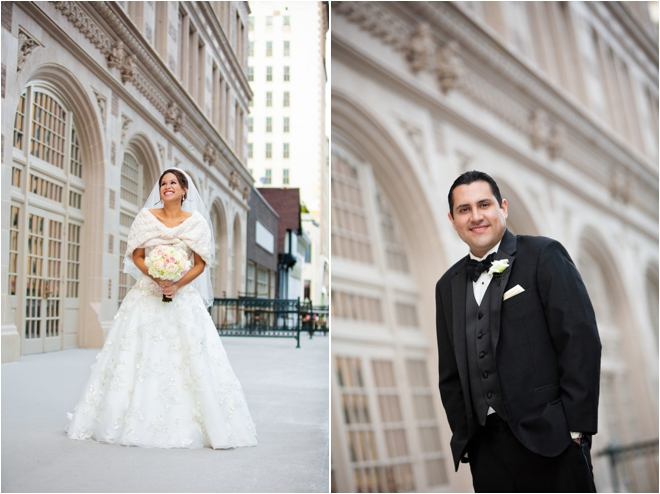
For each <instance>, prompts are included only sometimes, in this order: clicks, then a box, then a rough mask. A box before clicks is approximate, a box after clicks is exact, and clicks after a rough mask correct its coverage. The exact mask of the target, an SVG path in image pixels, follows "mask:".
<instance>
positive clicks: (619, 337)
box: [577, 228, 658, 492]
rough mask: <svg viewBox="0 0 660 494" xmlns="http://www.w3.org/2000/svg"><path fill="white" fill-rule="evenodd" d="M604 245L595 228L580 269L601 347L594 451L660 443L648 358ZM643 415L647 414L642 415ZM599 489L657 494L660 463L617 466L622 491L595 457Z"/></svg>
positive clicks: (585, 238) (586, 235)
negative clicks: (647, 374) (647, 373)
mask: <svg viewBox="0 0 660 494" xmlns="http://www.w3.org/2000/svg"><path fill="white" fill-rule="evenodd" d="M606 244H607V243H606V242H605V240H604V239H603V238H602V237H601V236H600V235H599V234H598V233H597V232H596V231H595V230H594V229H591V228H587V229H586V230H585V231H584V232H583V234H582V237H581V239H580V247H581V249H580V253H579V258H578V261H577V266H578V269H579V271H580V274H581V276H582V279H583V280H584V284H585V286H586V288H587V292H588V293H589V298H590V299H591V303H592V305H593V308H594V312H595V315H596V322H597V324H598V333H599V335H600V340H601V344H602V354H601V375H600V399H599V407H598V434H596V435H595V436H594V438H593V441H594V444H593V449H592V451H601V450H603V449H605V448H606V447H608V446H613V445H618V446H628V445H631V444H634V443H637V442H640V441H644V440H647V439H649V438H650V437H657V426H656V425H655V424H657V422H655V420H656V418H657V415H656V413H654V412H651V413H647V411H649V412H650V411H651V410H653V408H654V407H653V398H650V393H649V392H648V388H647V387H646V382H645V379H644V373H645V368H644V365H643V364H642V362H643V360H644V358H643V357H642V352H641V350H640V348H638V341H639V338H637V337H634V336H633V334H634V332H635V331H637V330H638V328H636V327H635V324H634V322H633V320H632V317H631V312H630V310H629V307H628V302H627V300H626V295H625V293H624V292H623V290H622V287H621V286H620V285H621V284H620V283H619V281H618V280H619V279H620V276H619V275H618V273H617V272H616V270H617V264H616V261H615V258H614V256H613V255H612V254H611V253H610V252H609V251H608V250H607V249H606V248H605V247H604V246H605V245H606ZM640 411H642V413H640ZM593 464H594V471H600V472H607V473H606V474H602V473H601V474H600V475H596V476H595V477H596V483H597V485H596V487H597V488H598V490H599V491H601V492H608V491H609V492H655V491H657V489H658V483H657V474H656V472H657V458H655V459H654V458H651V457H644V456H639V457H634V458H631V459H629V460H628V461H622V462H621V463H620V465H618V466H617V467H616V468H617V472H618V479H619V485H612V484H611V481H612V478H613V476H612V475H611V464H610V462H609V461H608V459H607V457H604V456H600V457H599V456H593Z"/></svg>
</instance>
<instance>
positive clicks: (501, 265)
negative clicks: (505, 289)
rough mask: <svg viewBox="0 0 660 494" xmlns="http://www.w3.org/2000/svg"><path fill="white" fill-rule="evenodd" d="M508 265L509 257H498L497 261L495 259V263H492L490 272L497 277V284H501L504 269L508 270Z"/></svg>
mask: <svg viewBox="0 0 660 494" xmlns="http://www.w3.org/2000/svg"><path fill="white" fill-rule="evenodd" d="M508 267H509V260H508V259H498V260H497V261H493V263H492V264H491V265H490V269H489V270H488V274H492V275H493V278H495V279H497V286H500V283H501V282H502V277H503V276H504V271H506V270H507V268H508Z"/></svg>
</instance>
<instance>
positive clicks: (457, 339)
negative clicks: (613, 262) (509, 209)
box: [435, 230, 601, 470]
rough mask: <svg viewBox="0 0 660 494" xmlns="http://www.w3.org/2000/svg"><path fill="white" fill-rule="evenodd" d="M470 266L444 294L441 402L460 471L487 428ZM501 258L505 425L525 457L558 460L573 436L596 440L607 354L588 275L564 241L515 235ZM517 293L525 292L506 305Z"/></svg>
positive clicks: (493, 290)
mask: <svg viewBox="0 0 660 494" xmlns="http://www.w3.org/2000/svg"><path fill="white" fill-rule="evenodd" d="M468 258H469V256H466V257H465V258H463V259H461V260H460V261H459V262H457V263H456V264H455V265H454V266H452V267H451V268H450V269H449V270H448V271H447V272H446V273H445V274H444V275H443V276H442V278H440V281H438V283H437V285H436V289H435V301H436V302H435V303H436V332H437V337H438V354H439V371H440V395H441V397H442V403H443V405H444V407H445V411H446V412H447V419H448V420H449V425H450V427H451V430H452V438H451V450H452V455H453V458H454V466H455V468H456V470H458V464H459V461H460V459H461V458H462V457H463V456H464V455H465V451H466V446H467V444H468V441H469V440H470V438H471V437H472V436H473V434H474V433H475V432H476V430H477V427H478V424H477V422H476V419H475V418H474V417H473V410H472V403H471V397H470V388H469V386H470V379H469V376H468V361H467V353H466V352H467V348H466V339H465V303H466V302H465V296H466V292H467V283H468V277H467V268H466V265H467V259H468ZM495 259H508V260H509V267H508V268H507V269H506V270H505V271H504V273H503V277H502V279H501V282H500V284H499V286H498V283H497V280H496V279H493V280H492V281H491V284H490V286H489V288H488V291H487V292H486V295H485V296H488V297H490V304H491V305H490V306H491V328H490V329H491V332H492V333H491V339H492V342H493V348H494V349H495V350H494V351H495V361H496V365H497V374H498V376H499V383H500V390H501V393H502V403H503V405H504V410H505V412H506V417H502V418H504V419H505V420H507V422H508V424H509V427H510V428H511V430H512V431H513V433H514V434H515V436H516V437H517V438H518V440H519V441H520V442H521V443H522V444H523V445H524V446H525V447H526V448H528V449H529V450H531V451H533V452H535V453H538V454H540V455H543V456H549V457H551V456H557V455H559V454H560V453H561V452H562V451H563V450H564V449H566V447H567V446H568V445H569V444H570V441H571V436H570V431H574V432H582V433H584V434H595V433H596V431H597V423H598V390H599V377H600V350H601V345H600V338H599V337H598V328H597V327H596V319H595V316H594V311H593V308H592V306H591V302H590V300H589V296H588V295H587V290H586V288H585V286H584V283H583V282H582V278H581V277H580V274H579V273H578V271H577V269H576V267H575V265H574V264H573V261H572V260H571V258H570V256H569V255H568V252H566V249H564V247H563V246H562V245H561V244H560V243H559V242H557V241H556V240H552V239H550V238H546V237H532V236H527V235H520V236H515V235H513V234H512V233H511V232H509V231H508V230H506V232H505V234H504V237H503V238H502V242H501V243H500V247H499V250H498V252H497V254H496V255H495ZM516 285H520V286H521V287H522V288H523V289H524V290H525V291H524V292H522V293H520V294H518V295H516V296H513V297H511V298H508V299H507V300H505V301H504V302H503V301H502V298H503V295H504V293H505V292H506V291H507V290H510V289H511V288H513V287H515V286H516Z"/></svg>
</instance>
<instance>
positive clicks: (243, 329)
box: [211, 297, 302, 348]
mask: <svg viewBox="0 0 660 494" xmlns="http://www.w3.org/2000/svg"><path fill="white" fill-rule="evenodd" d="M300 306H301V304H300V300H299V299H296V300H291V299H268V298H247V297H246V298H216V299H214V300H213V307H212V308H211V317H212V318H213V321H214V322H215V327H216V328H217V329H218V334H219V335H220V336H260V337H289V338H295V339H296V342H297V346H296V348H300V331H301V329H302V320H301V318H300Z"/></svg>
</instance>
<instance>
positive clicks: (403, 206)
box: [331, 2, 658, 492]
mask: <svg viewBox="0 0 660 494" xmlns="http://www.w3.org/2000/svg"><path fill="white" fill-rule="evenodd" d="M646 8H647V4H646V3H637V2H617V3H612V2H382V3H381V2H332V10H331V14H332V149H331V155H332V165H331V166H332V168H331V177H332V202H331V207H332V234H331V242H332V326H331V327H332V338H333V341H332V354H333V359H332V360H333V364H332V366H333V370H332V384H331V393H332V394H331V397H332V410H331V411H332V429H331V430H332V490H333V491H337V492H404V491H405V492H409V491H420V492H431V491H441V492H447V491H454V492H467V491H470V490H471V489H472V485H471V477H470V473H469V469H468V468H466V466H465V465H463V466H462V467H461V468H460V469H459V472H458V473H454V471H453V466H452V461H451V453H450V450H449V439H450V437H451V431H450V428H449V425H448V424H447V421H446V416H445V412H444V409H443V407H442V404H441V401H440V396H439V392H438V386H437V384H438V371H437V368H438V362H437V351H436V349H435V346H436V337H435V301H434V287H435V283H436V282H437V280H438V279H439V278H440V276H441V275H442V274H443V273H444V272H445V271H446V270H447V269H448V268H449V267H450V266H451V265H452V264H453V263H455V262H456V261H457V260H458V259H460V258H461V257H463V256H465V255H466V254H467V247H466V246H465V244H463V243H462V242H461V241H460V239H459V238H458V236H457V235H456V232H454V231H453V229H452V227H451V224H450V222H449V221H448V219H447V213H448V205H447V192H448V190H449V187H450V185H451V184H452V182H453V181H454V179H455V178H456V177H457V176H458V175H460V174H461V173H462V172H464V171H467V170H471V169H478V170H482V171H485V172H487V173H488V174H490V175H491V176H492V177H493V178H495V180H496V181H497V182H498V184H499V185H500V189H501V191H502V194H503V197H504V198H506V199H507V200H508V202H509V219H508V226H509V228H510V229H511V230H512V231H513V232H514V233H519V234H532V235H545V236H548V237H552V238H555V239H557V240H559V241H561V242H562V243H563V245H564V246H565V247H566V248H567V249H568V251H569V253H570V254H571V256H572V258H573V260H574V261H575V263H576V265H577V266H578V268H579V270H580V272H581V274H582V276H583V279H584V281H585V284H586V286H587V289H588V291H589V294H590V296H591V299H592V302H593V305H594V308H595V311H596V315H597V320H598V325H599V331H600V336H601V340H602V345H603V357H602V365H601V367H602V374H601V395H600V396H601V398H600V411H599V433H598V434H597V435H596V436H594V444H593V449H592V454H593V455H594V473H595V477H596V484H597V487H598V490H599V491H601V492H607V491H610V492H611V491H612V490H614V488H615V487H616V488H617V489H619V490H620V491H623V490H626V491H630V492H645V491H656V490H657V489H658V477H657V472H658V458H657V450H656V451H655V453H654V454H653V455H651V456H642V457H639V458H637V459H635V460H631V461H626V462H624V463H623V464H622V465H621V466H620V467H619V469H618V471H617V473H618V482H619V485H617V486H614V485H613V480H612V479H613V476H612V472H611V471H610V466H609V462H608V460H607V458H606V457H602V456H596V453H597V452H599V451H601V450H603V449H604V448H605V447H606V446H607V445H609V444H615V443H618V444H620V445H629V444H636V443H639V442H643V441H648V440H655V441H656V442H657V438H658V420H657V417H658V40H657V38H656V37H655V32H654V31H655V30H654V28H653V26H652V25H651V23H650V21H649V18H648V12H647V11H646Z"/></svg>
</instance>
